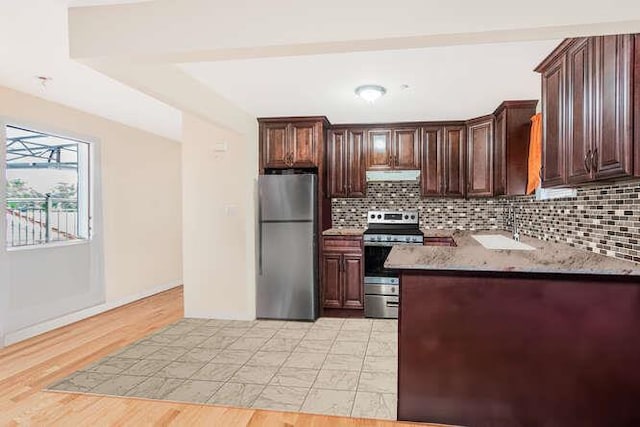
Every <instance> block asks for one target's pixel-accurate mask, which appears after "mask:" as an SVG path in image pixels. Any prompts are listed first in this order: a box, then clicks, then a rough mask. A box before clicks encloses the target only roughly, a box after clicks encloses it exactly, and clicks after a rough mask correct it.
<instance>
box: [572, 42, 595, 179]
mask: <svg viewBox="0 0 640 427" xmlns="http://www.w3.org/2000/svg"><path fill="white" fill-rule="evenodd" d="M590 40H593V39H588V38H584V39H581V40H580V41H579V42H577V43H576V44H575V45H573V46H572V47H571V48H570V49H569V51H568V52H567V106H566V108H567V111H566V118H567V129H566V134H567V148H566V150H567V151H566V154H567V182H570V183H581V182H586V181H589V180H591V168H592V166H591V155H592V144H593V139H592V136H593V126H592V117H593V111H594V110H593V108H592V102H591V101H592V99H591V94H592V85H591V83H592V78H591V75H592V72H591V70H592V68H591V64H592V51H593V49H592V45H593V44H592V42H591V41H590Z"/></svg>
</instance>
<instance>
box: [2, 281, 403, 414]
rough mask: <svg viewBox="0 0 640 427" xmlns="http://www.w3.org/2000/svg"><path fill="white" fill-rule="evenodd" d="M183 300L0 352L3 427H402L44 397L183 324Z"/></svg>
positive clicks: (125, 310) (118, 313)
mask: <svg viewBox="0 0 640 427" xmlns="http://www.w3.org/2000/svg"><path fill="white" fill-rule="evenodd" d="M182 301H183V298H182V288H175V289H172V290H169V291H167V292H163V293H161V294H158V295H154V296H152V297H149V298H146V299H143V300H140V301H137V302H134V303H132V304H129V305H126V306H123V307H120V308H117V309H115V310H111V311H109V312H106V313H103V314H100V315H98V316H95V317H92V318H89V319H86V320H82V321H80V322H77V323H74V324H72V325H69V326H65V327H63V328H60V329H56V330H54V331H51V332H48V333H46V334H43V335H40V336H37V337H34V338H31V339H29V340H26V341H23V342H21V343H18V344H14V345H12V346H9V347H7V348H5V349H2V350H0V426H5V425H9V426H11V425H47V426H52V425H61V426H83V425H92V426H102V425H136V426H138V425H189V426H191V425H207V426H262V425H266V426H324V425H339V426H391V425H403V424H401V423H394V422H389V421H379V420H364V419H355V418H343V417H331V416H323V415H310V414H299V413H286V412H276V411H264V410H252V409H241V408H229V407H221V406H210V405H196V404H186V403H174V402H167V401H159V400H145V399H138V398H122V397H109V396H95V395H87V394H77V393H61V392H49V391H44V390H43V388H44V387H46V386H47V385H49V384H51V383H52V382H54V381H56V380H58V379H61V378H63V377H65V376H67V375H69V374H70V373H72V372H74V371H76V370H78V369H79V368H81V367H82V366H84V365H86V364H88V363H90V362H92V361H95V360H98V359H100V358H102V357H104V356H106V355H107V354H109V353H111V352H113V351H115V350H116V349H119V348H121V347H124V346H126V345H128V344H130V343H132V342H134V341H136V340H138V339H140V338H142V337H143V336H145V335H147V334H149V333H151V332H153V331H155V330H157V329H160V328H162V327H164V326H165V325H167V324H169V323H172V322H175V321H176V320H178V319H181V318H182V317H183V311H182ZM404 425H409V424H407V423H405V424H404Z"/></svg>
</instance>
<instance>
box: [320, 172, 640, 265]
mask: <svg viewBox="0 0 640 427" xmlns="http://www.w3.org/2000/svg"><path fill="white" fill-rule="evenodd" d="M639 195H640V181H632V182H623V183H616V184H604V185H603V184H599V185H594V186H588V187H581V188H579V189H578V195H577V197H575V198H568V199H557V200H546V201H536V200H535V198H534V197H533V196H521V197H499V198H492V199H469V200H464V199H456V198H426V199H423V198H421V197H420V185H419V183H418V182H410V181H399V182H369V183H368V188H367V197H365V198H360V199H333V200H332V220H333V226H334V227H336V228H365V227H366V224H367V218H366V214H367V211H369V210H418V211H419V212H420V227H421V228H423V229H459V230H495V229H499V230H508V229H509V228H508V227H507V223H506V219H507V215H506V214H507V210H508V208H509V206H510V205H511V204H513V205H514V206H516V207H517V211H518V223H519V225H520V232H521V234H524V235H528V236H532V237H536V238H538V239H541V240H554V241H558V242H565V243H568V244H569V245H571V246H574V247H576V248H581V249H586V250H589V251H593V252H596V253H600V254H603V255H607V256H612V257H616V258H621V259H626V260H630V261H635V262H640V242H639V241H640V199H639Z"/></svg>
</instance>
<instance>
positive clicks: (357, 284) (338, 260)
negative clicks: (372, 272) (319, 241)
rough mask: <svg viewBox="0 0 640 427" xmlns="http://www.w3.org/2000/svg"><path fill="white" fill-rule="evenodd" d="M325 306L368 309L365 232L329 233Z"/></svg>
mask: <svg viewBox="0 0 640 427" xmlns="http://www.w3.org/2000/svg"><path fill="white" fill-rule="evenodd" d="M323 248H324V251H323V255H322V271H323V274H322V277H323V278H322V280H323V284H322V307H323V308H325V309H356V310H363V309H364V260H363V257H364V254H363V250H362V237H361V236H325V237H324V238H323Z"/></svg>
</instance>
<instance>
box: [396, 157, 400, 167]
mask: <svg viewBox="0 0 640 427" xmlns="http://www.w3.org/2000/svg"><path fill="white" fill-rule="evenodd" d="M399 164H400V156H398V155H397V154H396V166H397V165H399Z"/></svg>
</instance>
